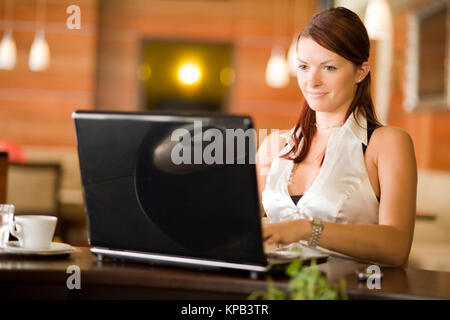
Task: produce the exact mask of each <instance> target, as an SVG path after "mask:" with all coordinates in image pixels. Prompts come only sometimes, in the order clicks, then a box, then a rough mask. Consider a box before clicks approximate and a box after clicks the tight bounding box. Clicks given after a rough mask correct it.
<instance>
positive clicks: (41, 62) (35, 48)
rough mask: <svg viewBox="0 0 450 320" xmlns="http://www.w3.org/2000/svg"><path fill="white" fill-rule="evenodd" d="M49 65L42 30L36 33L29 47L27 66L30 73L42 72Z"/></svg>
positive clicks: (48, 51) (48, 53) (48, 50)
mask: <svg viewBox="0 0 450 320" xmlns="http://www.w3.org/2000/svg"><path fill="white" fill-rule="evenodd" d="M49 64H50V49H49V47H48V43H47V41H46V40H45V33H44V31H43V30H41V31H40V32H37V33H36V36H35V37H34V41H33V44H32V45H31V50H30V58H29V59H28V66H29V67H30V69H31V70H32V71H44V70H46V69H47V68H48V66H49Z"/></svg>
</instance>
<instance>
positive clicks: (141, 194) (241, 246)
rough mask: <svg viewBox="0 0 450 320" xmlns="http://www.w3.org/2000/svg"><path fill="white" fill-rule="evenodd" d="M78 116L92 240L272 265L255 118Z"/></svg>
mask: <svg viewBox="0 0 450 320" xmlns="http://www.w3.org/2000/svg"><path fill="white" fill-rule="evenodd" d="M73 117H74V119H75V125H76V132H77V140H78V152H79V160H80V169H81V177H82V183H83V192H84V199H85V205H86V211H87V217H88V227H89V237H90V244H91V246H95V247H104V248H109V249H118V250H131V251H139V252H146V253H155V254H162V255H169V256H180V257H189V258H198V259H206V260H214V261H225V262H232V263H244V264H255V265H265V264H266V258H265V256H264V254H263V249H262V240H261V226H260V217H259V200H258V192H257V183H256V170H255V164H254V159H255V151H256V135H255V133H254V130H253V127H252V121H251V119H250V118H249V117H245V116H231V115H198V114H168V113H164V114H163V113H158V114H156V113H118V112H114V113H113V112H93V111H90V112H89V111H78V112H76V113H74V116H73Z"/></svg>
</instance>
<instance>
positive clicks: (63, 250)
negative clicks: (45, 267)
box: [0, 241, 75, 256]
mask: <svg viewBox="0 0 450 320" xmlns="http://www.w3.org/2000/svg"><path fill="white" fill-rule="evenodd" d="M73 251H75V248H74V247H72V246H71V245H69V244H67V243H60V242H52V243H51V244H50V248H48V249H26V248H21V247H19V245H18V241H9V242H8V244H7V245H6V246H4V247H2V248H0V253H8V254H23V255H30V254H32V255H41V256H50V255H61V254H70V253H72V252H73Z"/></svg>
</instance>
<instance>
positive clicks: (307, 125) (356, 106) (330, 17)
mask: <svg viewBox="0 0 450 320" xmlns="http://www.w3.org/2000/svg"><path fill="white" fill-rule="evenodd" d="M301 38H310V39H312V40H314V41H315V42H317V43H318V44H319V45H321V46H322V47H324V48H326V49H328V50H330V51H333V52H335V53H336V54H338V55H340V56H342V57H343V58H345V59H347V60H349V61H351V62H352V63H353V64H354V65H355V66H360V65H361V64H362V63H363V62H365V61H367V60H368V59H369V52H370V41H369V36H368V34H367V30H366V28H365V27H364V24H363V23H362V21H361V19H360V18H359V17H358V15H357V14H355V13H354V12H353V11H351V10H349V9H346V8H343V7H337V8H331V9H327V10H324V11H321V12H319V13H317V14H315V15H314V16H313V17H312V18H311V19H310V20H309V22H308V24H307V25H306V26H305V28H304V29H303V30H302V32H301V33H300V35H299V36H298V38H297V43H298V41H299V40H300V39H301ZM352 113H354V114H355V116H356V115H357V114H362V115H363V116H365V117H366V118H367V121H368V122H371V123H373V124H375V125H377V126H381V124H380V122H379V121H378V120H377V117H376V115H375V111H374V106H373V102H372V97H371V95H370V72H369V73H368V74H367V76H366V77H365V78H364V80H363V81H361V82H360V83H359V84H358V85H357V89H356V93H355V96H354V98H353V100H352V102H351V104H350V107H349V108H348V110H347V114H346V115H345V119H348V117H349V116H350V114H352ZM356 119H357V118H356ZM315 122H316V114H315V112H314V110H312V109H311V108H310V106H309V105H308V102H307V101H306V99H305V100H304V103H303V108H302V111H301V114H300V118H299V120H298V122H297V124H296V126H295V128H294V132H293V134H292V139H293V141H294V146H293V147H292V148H291V150H289V151H288V152H287V153H286V154H284V155H282V156H281V157H282V158H285V159H291V160H294V162H296V163H298V162H301V161H302V160H303V159H304V158H305V157H306V155H307V154H308V151H309V149H310V147H311V141H312V137H313V136H314V133H315V132H316V127H315ZM300 128H301V131H300V134H298V131H299V129H300ZM302 138H303V146H302V148H301V150H300V152H298V151H299V150H298V149H299V145H300V141H301V140H302ZM322 162H323V158H322Z"/></svg>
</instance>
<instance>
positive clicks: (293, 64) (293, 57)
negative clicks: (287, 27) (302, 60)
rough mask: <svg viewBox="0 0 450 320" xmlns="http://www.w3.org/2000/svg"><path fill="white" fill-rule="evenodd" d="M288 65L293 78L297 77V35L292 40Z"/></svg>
mask: <svg viewBox="0 0 450 320" xmlns="http://www.w3.org/2000/svg"><path fill="white" fill-rule="evenodd" d="M287 63H288V66H289V73H290V74H291V76H296V75H297V35H295V36H294V38H293V39H292V43H291V45H290V47H289V51H288V56H287Z"/></svg>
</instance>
